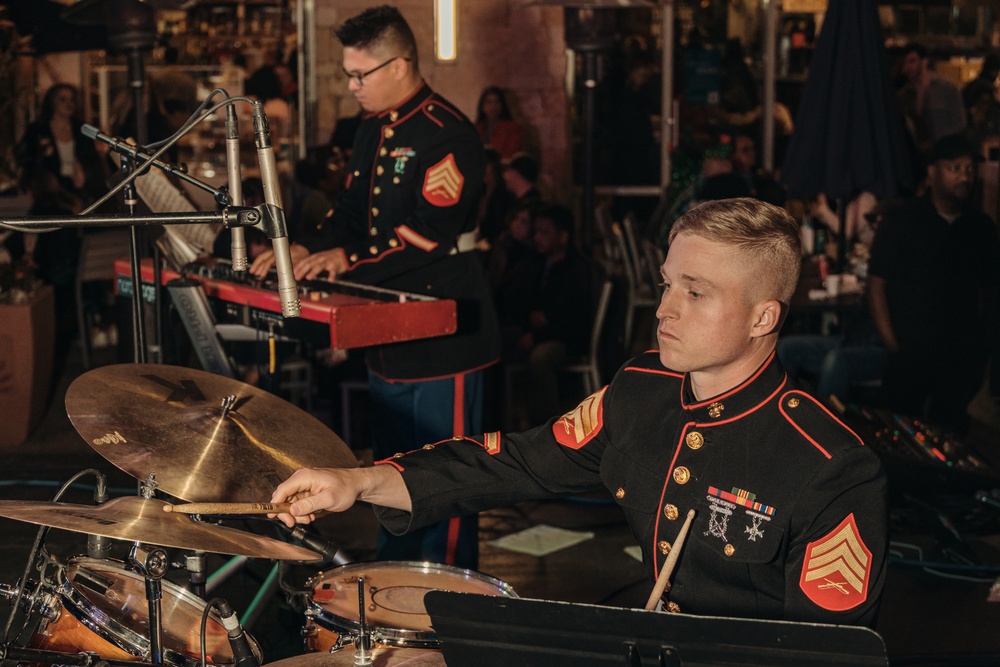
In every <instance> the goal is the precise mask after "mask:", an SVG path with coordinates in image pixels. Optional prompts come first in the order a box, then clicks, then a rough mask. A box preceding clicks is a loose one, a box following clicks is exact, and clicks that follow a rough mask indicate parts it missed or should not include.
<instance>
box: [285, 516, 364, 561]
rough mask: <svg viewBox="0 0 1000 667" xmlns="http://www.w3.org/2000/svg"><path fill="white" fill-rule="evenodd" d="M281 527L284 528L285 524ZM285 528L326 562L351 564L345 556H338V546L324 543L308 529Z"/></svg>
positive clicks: (300, 527) (299, 527)
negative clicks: (307, 530)
mask: <svg viewBox="0 0 1000 667" xmlns="http://www.w3.org/2000/svg"><path fill="white" fill-rule="evenodd" d="M281 525H282V526H284V524H281ZM285 528H286V529H288V530H289V532H290V534H291V536H292V537H293V538H294V539H296V540H298V541H299V542H300V543H301V544H302V546H304V547H305V548H307V549H312V550H313V551H315V552H316V553H318V554H319V555H321V556H322V557H323V558H325V559H326V560H328V561H333V562H335V563H337V564H338V565H346V564H347V563H348V562H350V561H349V560H348V559H347V558H346V557H344V556H343V555H340V556H338V554H340V550H339V549H337V547H336V546H334V545H333V544H331V543H330V542H324V541H323V540H321V539H320V538H318V537H316V536H315V535H313V534H311V533H309V532H306V529H305V528H303V527H302V526H296V527H295V528H288V526H285Z"/></svg>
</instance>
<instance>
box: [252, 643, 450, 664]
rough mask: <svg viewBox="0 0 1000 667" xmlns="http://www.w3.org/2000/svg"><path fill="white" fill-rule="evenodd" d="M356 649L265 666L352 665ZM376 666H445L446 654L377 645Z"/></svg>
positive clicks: (374, 649)
mask: <svg viewBox="0 0 1000 667" xmlns="http://www.w3.org/2000/svg"><path fill="white" fill-rule="evenodd" d="M355 653H356V651H355V649H354V648H352V647H347V648H343V649H341V650H339V651H334V652H332V653H327V652H321V653H306V654H305V655H293V656H292V657H291V658H285V659H284V660H278V661H277V662H271V663H268V664H267V665H265V666H264V667H340V666H341V665H343V666H344V667H350V666H351V665H353V664H355V662H354V656H355ZM371 655H372V663H371V664H372V665H374V667H391V665H406V667H444V664H445V662H444V656H443V655H441V654H440V653H438V652H437V651H435V650H432V649H420V648H394V647H392V646H376V647H375V648H373V649H372V650H371Z"/></svg>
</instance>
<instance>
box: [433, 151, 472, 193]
mask: <svg viewBox="0 0 1000 667" xmlns="http://www.w3.org/2000/svg"><path fill="white" fill-rule="evenodd" d="M464 184H465V177H464V176H462V172H460V171H459V170H458V165H457V164H455V156H454V155H453V154H452V153H448V155H447V157H445V158H444V159H443V160H441V161H440V162H438V163H437V164H436V165H434V166H433V167H431V168H430V169H428V170H427V173H426V174H424V199H426V200H427V201H428V202H430V203H431V204H434V205H435V206H454V205H455V204H457V203H458V199H459V197H461V196H462V186H463V185H464Z"/></svg>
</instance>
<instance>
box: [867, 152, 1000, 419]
mask: <svg viewBox="0 0 1000 667" xmlns="http://www.w3.org/2000/svg"><path fill="white" fill-rule="evenodd" d="M979 160H980V157H979V154H978V152H977V151H976V149H975V147H974V146H972V144H970V143H969V142H968V140H967V139H965V138H964V137H963V136H962V135H960V134H958V135H950V136H947V137H943V138H941V139H939V140H938V141H936V142H935V143H934V146H933V148H932V151H931V154H930V164H929V165H928V167H927V182H928V189H927V192H926V194H925V195H924V196H923V197H919V198H916V199H912V200H908V201H906V202H905V203H904V204H902V205H901V206H900V207H898V208H896V209H894V210H892V211H889V212H888V213H886V215H885V217H884V218H883V220H882V222H881V223H880V224H879V226H878V229H877V230H876V232H875V240H874V242H873V243H872V254H871V260H870V262H869V265H868V276H869V280H868V297H869V305H870V307H871V311H872V317H873V318H874V320H875V325H876V327H877V329H878V333H879V336H880V337H881V339H882V342H883V344H884V345H885V348H886V350H887V351H888V353H889V361H888V366H887V368H886V373H885V379H884V382H883V386H882V393H883V398H884V400H885V402H886V405H887V407H889V408H890V409H892V410H895V411H896V412H899V413H902V414H905V415H908V416H911V417H918V418H922V419H925V420H926V421H928V422H929V423H931V424H933V425H936V426H939V427H942V428H944V429H946V430H950V431H953V432H955V433H958V434H959V435H961V434H962V433H964V432H965V430H966V429H967V427H968V423H969V416H968V412H967V408H968V404H969V401H970V400H971V399H972V397H973V396H974V395H975V394H976V392H977V391H978V390H979V388H980V386H981V385H982V381H983V374H984V370H985V367H986V359H987V357H988V355H989V353H990V349H991V343H992V341H993V337H994V336H995V332H996V325H997V304H996V298H997V288H998V283H1000V278H998V272H1000V242H998V239H997V230H996V227H995V226H994V224H993V221H992V220H991V219H990V217H989V216H988V215H986V214H985V213H983V212H982V211H981V210H979V209H978V208H977V207H976V206H975V205H973V204H972V202H971V201H970V198H971V195H972V191H973V186H974V183H975V178H976V171H977V164H976V163H977V162H978V161H979Z"/></svg>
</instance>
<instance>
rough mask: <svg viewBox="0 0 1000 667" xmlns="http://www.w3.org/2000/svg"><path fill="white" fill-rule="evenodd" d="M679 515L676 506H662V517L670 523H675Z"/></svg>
mask: <svg viewBox="0 0 1000 667" xmlns="http://www.w3.org/2000/svg"><path fill="white" fill-rule="evenodd" d="M680 515H681V513H680V511H678V509H677V505H664V506H663V516H665V517H667V518H668V519H670V520H671V521H677V517H679V516H680Z"/></svg>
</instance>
